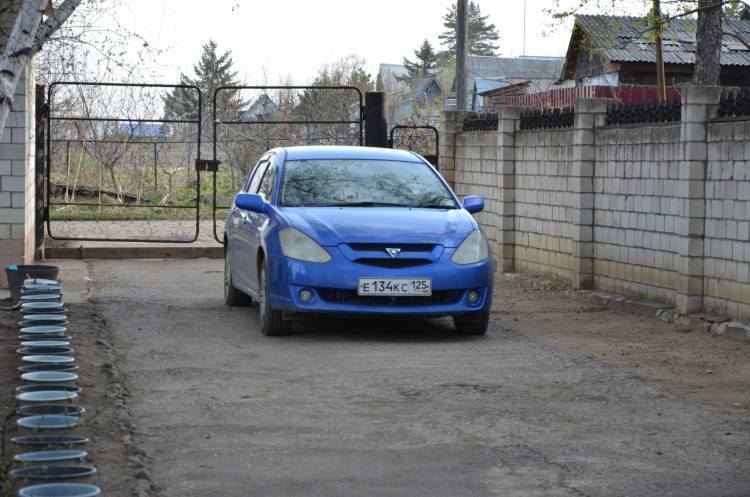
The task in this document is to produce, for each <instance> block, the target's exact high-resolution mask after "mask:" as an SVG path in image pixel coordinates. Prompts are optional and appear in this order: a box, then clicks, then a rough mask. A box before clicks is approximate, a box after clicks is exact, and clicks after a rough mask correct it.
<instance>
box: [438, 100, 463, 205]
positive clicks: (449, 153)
mask: <svg viewBox="0 0 750 497" xmlns="http://www.w3.org/2000/svg"><path fill="white" fill-rule="evenodd" d="M465 115H466V113H465V112H459V111H456V110H446V111H445V112H443V126H442V132H441V134H440V151H439V153H440V160H438V164H439V166H438V171H440V174H441V175H442V176H443V178H444V179H445V181H447V182H448V184H449V185H450V186H451V188H452V189H454V190H455V189H456V143H457V140H456V138H457V136H458V135H459V134H461V130H462V128H463V123H464V116H465Z"/></svg>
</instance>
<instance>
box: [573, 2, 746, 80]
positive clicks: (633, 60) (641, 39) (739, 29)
mask: <svg viewBox="0 0 750 497" xmlns="http://www.w3.org/2000/svg"><path fill="white" fill-rule="evenodd" d="M722 26H723V30H724V35H723V38H722V41H721V74H720V80H721V81H720V83H721V85H722V86H749V85H750V48H748V47H749V46H750V20H746V19H726V20H724V21H723V22H722ZM695 33H696V20H695V19H694V18H689V17H687V18H679V19H672V20H671V21H668V22H667V23H666V25H665V26H664V32H663V42H662V46H663V58H664V69H665V74H666V84H667V86H668V87H679V86H684V85H689V84H691V82H692V76H693V65H694V64H695V51H696V43H695ZM562 77H563V79H566V80H572V81H575V82H576V83H577V84H578V85H582V86H592V85H610V86H628V85H632V86H656V43H655V40H654V39H653V37H652V36H651V35H650V32H649V29H648V27H647V25H646V21H645V20H644V19H643V18H641V17H616V16H603V15H578V16H576V17H575V24H574V26H573V31H572V34H571V37H570V43H569V45H568V51H567V54H566V56H565V65H564V67H563V70H562Z"/></svg>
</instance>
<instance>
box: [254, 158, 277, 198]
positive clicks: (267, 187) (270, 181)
mask: <svg viewBox="0 0 750 497" xmlns="http://www.w3.org/2000/svg"><path fill="white" fill-rule="evenodd" d="M275 184H276V161H275V160H271V161H270V162H269V164H268V167H266V170H265V172H264V173H263V178H262V179H261V181H260V186H259V188H258V194H259V195H260V196H262V197H263V200H265V201H266V202H270V201H271V198H272V197H273V188H274V185H275Z"/></svg>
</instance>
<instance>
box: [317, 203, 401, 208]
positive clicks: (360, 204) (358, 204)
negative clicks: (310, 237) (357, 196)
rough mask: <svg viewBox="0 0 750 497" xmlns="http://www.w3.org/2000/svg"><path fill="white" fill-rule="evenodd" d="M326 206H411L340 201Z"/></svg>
mask: <svg viewBox="0 0 750 497" xmlns="http://www.w3.org/2000/svg"><path fill="white" fill-rule="evenodd" d="M328 207H411V206H409V205H405V204H400V203H389V202H340V203H337V204H328Z"/></svg>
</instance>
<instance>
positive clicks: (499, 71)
mask: <svg viewBox="0 0 750 497" xmlns="http://www.w3.org/2000/svg"><path fill="white" fill-rule="evenodd" d="M564 62H565V58H564V57H515V58H509V57H493V56H484V55H469V56H468V57H467V58H466V66H467V72H468V73H469V74H470V77H471V78H472V79H473V78H484V79H490V78H501V77H504V78H515V79H531V80H534V79H552V80H557V79H558V78H559V77H560V71H561V69H562V66H563V63H564Z"/></svg>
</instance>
